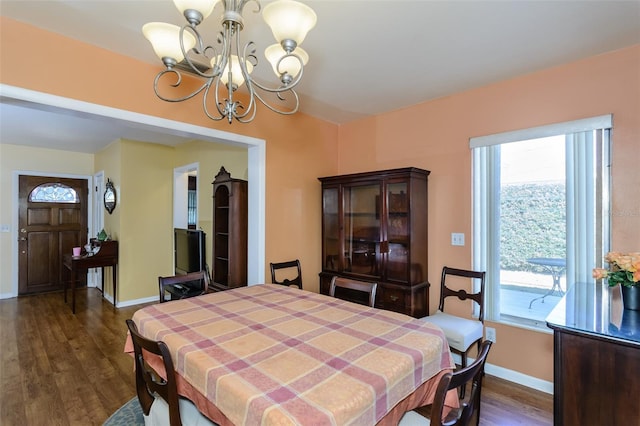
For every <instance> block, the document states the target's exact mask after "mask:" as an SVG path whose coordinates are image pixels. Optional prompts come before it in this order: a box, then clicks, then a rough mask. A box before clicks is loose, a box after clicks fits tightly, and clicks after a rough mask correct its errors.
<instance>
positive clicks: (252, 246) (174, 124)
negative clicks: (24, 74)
mask: <svg viewBox="0 0 640 426" xmlns="http://www.w3.org/2000/svg"><path fill="white" fill-rule="evenodd" d="M0 93H2V95H0V102H12V103H18V104H20V105H22V106H24V107H27V108H32V109H36V110H41V111H55V112H56V113H59V114H69V115H78V114H79V115H82V116H83V117H87V118H89V117H91V118H95V119H97V120H100V121H103V122H104V121H107V122H113V123H126V124H127V125H130V126H134V127H135V128H136V129H140V130H153V131H156V132H159V133H165V134H172V135H179V136H181V137H184V138H186V139H198V140H202V141H209V142H214V143H226V144H231V145H235V146H245V147H247V150H248V176H247V178H248V181H249V182H250V183H249V241H248V251H249V256H248V258H249V267H248V277H247V281H248V282H249V284H250V285H251V284H257V283H263V282H264V276H265V227H266V225H265V217H264V213H263V212H264V211H265V204H266V202H265V198H266V195H265V194H266V186H265V181H266V141H265V140H263V139H257V138H253V137H250V136H244V135H240V134H235V133H230V132H226V131H221V130H215V129H211V128H208V127H202V126H195V125H191V124H187V123H181V122H178V121H174V120H167V119H163V118H159V117H154V116H150V115H145V114H139V113H134V112H131V111H126V110H121V109H117V108H110V107H105V106H103V105H98V104H92V103H88V102H83V101H78V100H75V99H71V98H65V97H61V96H55V95H51V94H47V93H42V92H36V91H32V90H27V89H24V88H20V87H16V86H10V85H6V84H0ZM12 187H13V190H12V191H13V195H12V199H13V200H15V201H16V205H15V207H14V208H13V212H14V214H13V220H12V237H15V238H12V241H13V243H12V256H11V282H12V283H11V292H10V293H8V294H6V293H5V294H2V295H1V297H3V298H4V297H15V296H16V295H17V294H18V250H17V246H18V243H17V229H18V220H17V216H18V208H17V198H18V196H17V192H18V188H17V187H18V183H17V178H16V177H15V172H14V180H13V185H12Z"/></svg>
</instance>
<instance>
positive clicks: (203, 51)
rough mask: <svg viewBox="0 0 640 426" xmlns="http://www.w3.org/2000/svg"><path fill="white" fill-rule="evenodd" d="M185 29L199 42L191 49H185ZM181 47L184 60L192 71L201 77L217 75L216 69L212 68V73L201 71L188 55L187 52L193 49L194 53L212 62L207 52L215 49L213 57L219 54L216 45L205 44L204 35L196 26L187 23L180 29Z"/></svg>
mask: <svg viewBox="0 0 640 426" xmlns="http://www.w3.org/2000/svg"><path fill="white" fill-rule="evenodd" d="M185 31H187V32H189V33H191V34H192V35H193V36H194V37H195V38H196V43H197V44H196V46H194V47H193V48H191V49H190V50H189V51H185V49H184V36H183V34H184V32H185ZM180 48H181V49H182V55H183V56H184V61H185V62H186V63H187V64H189V68H191V72H193V73H195V74H198V75H199V76H200V77H204V78H214V77H215V76H216V73H215V70H214V69H212V70H211V73H210V74H208V73H206V72H202V71H200V69H199V68H198V67H197V66H196V65H195V63H194V62H193V61H192V59H191V58H190V57H189V55H187V53H189V52H191V51H193V53H194V54H196V55H197V56H198V57H202V58H204V59H205V60H206V62H207V63H210V62H211V57H210V56H209V55H208V54H207V52H209V51H213V58H215V57H216V56H217V52H218V51H217V50H216V48H215V47H213V46H211V45H207V46H205V45H204V43H203V41H202V37H201V36H200V33H199V32H198V30H197V28H196V27H194V26H192V25H189V24H187V25H184V26H183V27H182V28H181V29H180Z"/></svg>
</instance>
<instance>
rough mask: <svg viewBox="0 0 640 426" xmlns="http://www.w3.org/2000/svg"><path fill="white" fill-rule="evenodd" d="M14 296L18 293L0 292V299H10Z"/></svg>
mask: <svg viewBox="0 0 640 426" xmlns="http://www.w3.org/2000/svg"><path fill="white" fill-rule="evenodd" d="M14 297H18V295H17V294H13V293H0V299H12V298H14Z"/></svg>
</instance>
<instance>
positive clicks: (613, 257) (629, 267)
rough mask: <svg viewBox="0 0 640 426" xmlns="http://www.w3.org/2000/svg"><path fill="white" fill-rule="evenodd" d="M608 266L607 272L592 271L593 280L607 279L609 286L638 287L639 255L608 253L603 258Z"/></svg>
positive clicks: (639, 273) (598, 269) (639, 279)
mask: <svg viewBox="0 0 640 426" xmlns="http://www.w3.org/2000/svg"><path fill="white" fill-rule="evenodd" d="M604 260H605V261H606V262H607V263H608V264H609V270H607V269H603V268H594V269H593V278H595V279H597V280H600V279H604V278H607V279H608V280H609V286H610V287H613V286H615V285H617V284H620V285H622V286H625V287H640V253H638V252H636V253H618V252H614V251H612V252H609V253H607V255H606V256H605V257H604Z"/></svg>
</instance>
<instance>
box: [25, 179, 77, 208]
mask: <svg viewBox="0 0 640 426" xmlns="http://www.w3.org/2000/svg"><path fill="white" fill-rule="evenodd" d="M29 201H31V202H41V203H74V204H77V203H79V202H80V199H79V198H78V194H77V193H76V190H75V189H73V188H71V187H69V186H67V185H63V184H61V183H45V184H42V185H39V186H37V187H35V188H34V189H33V191H31V194H29Z"/></svg>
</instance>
